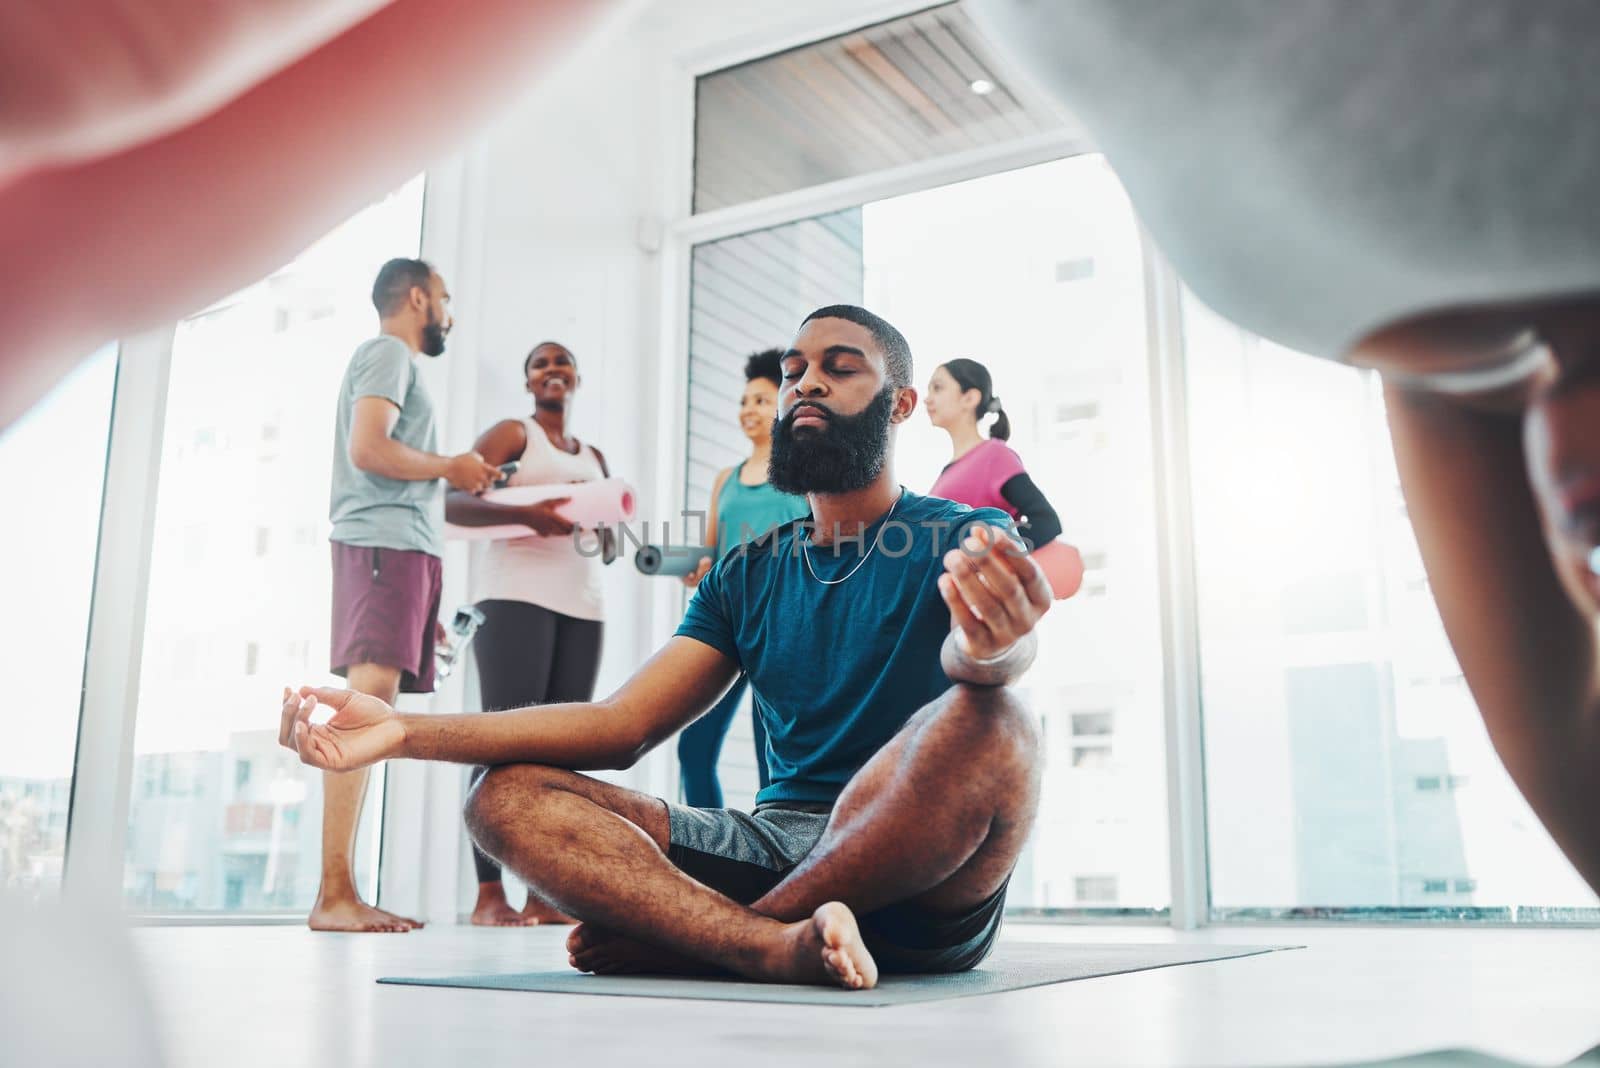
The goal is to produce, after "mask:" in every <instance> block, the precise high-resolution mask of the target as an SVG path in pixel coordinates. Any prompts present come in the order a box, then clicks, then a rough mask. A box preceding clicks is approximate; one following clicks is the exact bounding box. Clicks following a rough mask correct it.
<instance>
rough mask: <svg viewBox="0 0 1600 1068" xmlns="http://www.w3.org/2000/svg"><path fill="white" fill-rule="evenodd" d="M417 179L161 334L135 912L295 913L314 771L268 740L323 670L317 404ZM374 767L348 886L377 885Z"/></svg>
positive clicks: (131, 881)
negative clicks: (165, 349) (167, 369)
mask: <svg viewBox="0 0 1600 1068" xmlns="http://www.w3.org/2000/svg"><path fill="white" fill-rule="evenodd" d="M421 218H422V179H421V178H418V179H416V180H414V181H412V182H411V183H409V184H408V185H406V186H405V187H404V188H403V189H401V190H400V191H398V192H397V193H395V194H394V195H392V196H390V197H388V198H386V199H384V200H383V201H381V202H379V203H377V204H374V205H373V206H371V207H369V208H368V209H366V210H365V211H363V212H361V213H360V214H358V215H356V216H354V217H353V218H351V219H350V220H349V221H348V222H346V223H344V224H343V225H342V226H340V227H339V228H338V229H337V230H335V231H333V233H331V234H329V235H328V236H327V237H326V238H324V239H323V240H322V241H319V242H318V243H317V244H316V245H314V246H312V247H311V248H310V249H308V250H307V251H306V252H305V253H304V254H302V255H301V256H299V257H298V258H296V259H295V260H294V262H292V263H290V264H288V265H287V266H285V267H284V268H282V269H281V270H279V271H277V272H275V273H273V274H272V275H271V276H270V277H268V278H266V279H264V280H262V281H261V282H260V283H258V284H256V285H254V286H251V287H250V288H248V289H245V290H242V291H240V292H239V293H236V294H234V295H233V296H231V297H229V298H227V299H226V300H223V301H221V302H219V303H218V304H216V305H214V306H212V307H211V308H208V309H206V310H204V311H202V312H200V313H199V314H197V315H195V316H193V317H192V318H189V319H187V320H185V321H183V322H182V323H180V324H178V327H177V332H176V334H175V336H174V339H173V351H172V372H171V386H170V390H169V394H168V401H167V415H166V432H165V439H164V442H163V446H162V455H161V481H160V492H159V497H158V500H157V506H156V508H157V510H156V529H155V541H154V549H153V551H152V559H151V563H150V568H151V570H150V592H149V605H148V610H147V615H146V618H145V642H144V663H143V671H142V675H141V683H140V694H139V707H138V720H137V725H136V731H135V742H134V748H135V757H134V765H133V777H132V787H131V789H132V796H131V798H130V803H129V808H128V839H127V853H126V859H125V872H124V896H125V899H126V901H127V904H128V905H129V906H130V907H132V908H137V909H141V910H149V911H189V910H202V911H212V910H241V911H250V912H260V911H270V910H276V909H292V910H297V911H299V910H305V909H307V908H309V906H310V905H311V903H312V900H313V898H314V896H315V893H316V886H317V878H318V850H319V843H320V841H321V823H322V821H321V803H322V802H321V776H320V774H318V773H315V772H309V771H307V770H306V769H304V768H302V767H301V766H300V764H299V762H298V761H297V760H296V759H295V757H294V755H293V754H292V753H289V752H287V751H286V750H283V749H280V748H279V747H278V745H277V735H276V724H275V713H274V710H275V709H276V707H277V705H278V700H279V694H280V692H281V689H282V687H283V686H284V685H286V684H292V683H294V682H296V681H297V680H299V681H312V682H322V681H329V682H332V681H336V680H334V679H333V677H332V676H330V675H329V674H328V629H329V585H330V571H329V556H328V529H329V528H328V518H327V516H328V486H329V477H330V467H329V459H330V457H331V455H332V450H333V428H334V411H333V402H334V398H335V397H336V395H337V393H338V388H339V381H340V377H341V376H342V374H343V373H344V369H345V365H346V363H347V361H348V360H349V357H350V354H351V353H352V352H353V351H354V349H355V347H356V345H357V344H359V343H360V342H361V341H362V340H364V339H365V338H367V337H370V336H371V335H372V334H373V333H374V330H375V320H374V312H373V309H372V305H371V301H370V296H369V294H370V291H371V286H372V279H373V277H374V276H375V275H376V274H377V270H378V267H379V266H380V265H381V264H382V263H383V262H384V261H385V260H386V259H389V258H390V257H392V256H407V255H416V253H417V248H418V243H419V239H420V233H421ZM382 796H383V795H382V777H381V773H380V774H379V775H375V776H374V778H373V783H372V785H371V787H370V788H369V794H368V803H367V807H366V813H365V816H364V818H363V823H362V829H361V832H360V837H359V839H358V860H357V878H358V881H359V883H360V884H361V885H362V887H363V890H364V892H365V893H367V894H368V895H369V900H370V899H371V898H370V895H371V894H372V892H373V890H374V884H375V880H376V876H377V863H376V860H377V846H378V836H377V834H376V825H377V819H378V815H379V813H380V811H381V807H382V806H381V804H380V802H381V800H382Z"/></svg>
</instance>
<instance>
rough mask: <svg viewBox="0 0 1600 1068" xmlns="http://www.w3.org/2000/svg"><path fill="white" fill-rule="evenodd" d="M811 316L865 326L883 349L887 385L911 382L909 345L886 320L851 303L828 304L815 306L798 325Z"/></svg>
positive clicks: (901, 384)
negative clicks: (819, 306)
mask: <svg viewBox="0 0 1600 1068" xmlns="http://www.w3.org/2000/svg"><path fill="white" fill-rule="evenodd" d="M813 319H844V320H845V321H846V322H852V323H855V324H856V325H857V326H861V327H865V328H866V330H867V332H868V333H870V334H871V335H872V340H873V341H876V342H877V343H878V347H879V348H880V349H882V350H883V362H884V364H885V366H887V367H888V370H889V385H891V386H893V387H894V388H895V389H904V388H905V387H907V386H909V385H911V346H910V345H908V344H907V343H906V338H905V335H904V334H902V333H901V332H900V331H898V330H896V329H895V328H894V327H892V326H890V325H889V323H888V322H887V321H886V320H884V319H881V318H879V317H878V316H876V315H873V314H872V313H871V312H869V311H867V309H865V308H858V307H856V306H855V305H854V304H830V305H828V306H827V307H826V308H818V309H817V310H816V311H814V312H812V313H811V314H810V315H808V316H806V317H805V318H804V319H803V320H801V322H800V325H801V326H802V327H804V326H805V325H806V323H809V322H810V321H811V320H813Z"/></svg>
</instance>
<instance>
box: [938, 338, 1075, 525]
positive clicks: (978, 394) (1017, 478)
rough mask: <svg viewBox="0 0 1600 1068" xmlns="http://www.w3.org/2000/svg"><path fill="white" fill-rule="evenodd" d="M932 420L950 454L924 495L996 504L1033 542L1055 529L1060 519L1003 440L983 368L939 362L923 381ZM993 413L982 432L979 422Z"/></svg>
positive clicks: (1000, 413)
mask: <svg viewBox="0 0 1600 1068" xmlns="http://www.w3.org/2000/svg"><path fill="white" fill-rule="evenodd" d="M924 404H925V405H926V407H927V409H928V418H929V419H931V420H932V421H933V425H934V426H936V427H938V428H939V429H940V430H943V431H944V432H945V433H947V434H949V435H950V442H951V444H952V445H953V446H954V447H955V457H954V458H953V459H952V460H951V461H950V462H949V464H947V465H945V469H944V470H943V471H941V472H940V473H939V477H938V478H937V479H936V480H935V481H934V483H933V488H932V489H931V490H929V491H928V493H929V495H930V496H933V497H943V498H944V499H945V500H948V501H956V502H958V503H960V504H967V505H971V506H972V507H973V508H999V509H1001V510H1002V511H1004V512H1006V513H1007V514H1008V515H1010V516H1011V518H1013V519H1015V520H1017V526H1018V529H1019V530H1021V532H1022V536H1023V537H1025V538H1027V539H1028V541H1030V542H1032V543H1033V544H1034V545H1036V546H1041V545H1048V544H1049V543H1050V542H1052V541H1054V540H1055V539H1056V538H1057V537H1058V536H1059V535H1060V534H1061V520H1060V519H1059V518H1058V517H1057V516H1056V511H1055V509H1054V508H1051V507H1050V502H1049V501H1047V500H1045V496H1044V494H1043V493H1041V492H1039V487H1038V486H1035V485H1034V484H1033V479H1031V478H1029V477H1028V472H1027V471H1026V470H1025V469H1024V468H1023V466H1022V457H1020V456H1018V455H1017V454H1016V453H1015V452H1013V451H1012V449H1011V446H1009V445H1007V444H1006V439H1007V438H1009V437H1010V436H1011V420H1010V419H1008V418H1006V413H1005V409H1004V408H1002V407H1001V406H1000V398H999V397H996V396H995V395H994V383H993V380H992V379H991V378H990V377H989V369H988V368H987V367H985V366H984V365H983V364H981V363H979V362H978V361H976V360H967V359H957V360H951V361H950V362H949V363H945V364H941V365H940V366H939V367H938V368H936V369H935V370H934V372H933V378H932V379H930V380H929V382H928V398H927V400H926V401H925V402H924ZM990 415H993V416H994V417H995V420H994V423H993V424H992V425H991V426H990V427H989V436H988V437H984V435H983V431H982V430H981V429H980V428H979V424H980V423H981V422H982V421H983V420H984V419H985V418H987V417H988V416H990Z"/></svg>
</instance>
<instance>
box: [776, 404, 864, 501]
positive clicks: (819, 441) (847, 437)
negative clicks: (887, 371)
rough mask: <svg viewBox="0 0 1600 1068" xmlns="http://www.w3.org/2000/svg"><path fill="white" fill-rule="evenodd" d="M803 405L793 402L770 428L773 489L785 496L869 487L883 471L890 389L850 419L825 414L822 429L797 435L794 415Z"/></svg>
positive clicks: (801, 431)
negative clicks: (791, 406) (785, 413)
mask: <svg viewBox="0 0 1600 1068" xmlns="http://www.w3.org/2000/svg"><path fill="white" fill-rule="evenodd" d="M808 406H810V405H808V404H807V403H806V402H802V403H801V404H797V405H795V406H794V407H793V408H791V409H789V413H788V414H787V415H785V416H784V417H783V418H781V419H779V420H777V421H776V422H774V423H773V424H772V459H771V461H769V463H768V464H767V479H768V481H770V482H771V483H772V485H773V488H775V489H777V490H780V491H782V492H784V493H851V492H854V491H855V490H858V489H863V488H865V487H866V486H868V485H870V484H871V482H872V480H873V479H875V478H877V477H878V475H879V474H881V473H882V472H883V464H884V460H885V458H886V457H887V456H888V455H889V416H890V414H891V413H892V412H893V410H894V387H893V386H885V387H884V388H883V390H882V391H880V392H879V393H878V395H877V396H876V397H874V398H872V402H871V403H870V404H868V405H867V406H866V408H865V409H864V410H862V411H860V412H857V413H856V414H855V415H838V414H836V413H834V412H832V411H828V412H827V415H828V421H827V423H826V424H825V425H824V426H821V427H802V428H800V430H799V431H796V430H795V428H794V420H795V417H796V415H797V414H798V413H799V412H801V411H802V410H803V409H804V408H806V407H808ZM817 407H820V406H817Z"/></svg>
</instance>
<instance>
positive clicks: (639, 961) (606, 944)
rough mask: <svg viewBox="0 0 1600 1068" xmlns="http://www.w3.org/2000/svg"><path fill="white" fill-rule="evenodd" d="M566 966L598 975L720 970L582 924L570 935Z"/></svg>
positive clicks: (678, 973)
mask: <svg viewBox="0 0 1600 1068" xmlns="http://www.w3.org/2000/svg"><path fill="white" fill-rule="evenodd" d="M567 963H569V964H571V965H572V966H573V967H574V968H576V969H578V971H580V972H593V973H594V974H595V975H640V974H650V975H712V974H716V973H718V972H720V971H721V969H719V968H716V967H714V966H712V965H710V964H707V963H705V962H704V961H699V960H695V959H693V958H692V957H685V956H682V955H681V954H678V953H674V952H673V951H672V950H670V949H663V948H661V947H660V946H652V945H650V944H649V943H648V942H640V941H637V940H635V939H632V938H624V937H623V936H622V935H619V934H616V933H614V932H612V931H607V930H604V929H602V928H599V927H596V926H594V925H593V924H590V923H580V924H579V925H578V926H577V927H575V928H573V931H572V933H571V934H569V935H568V936H567Z"/></svg>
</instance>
